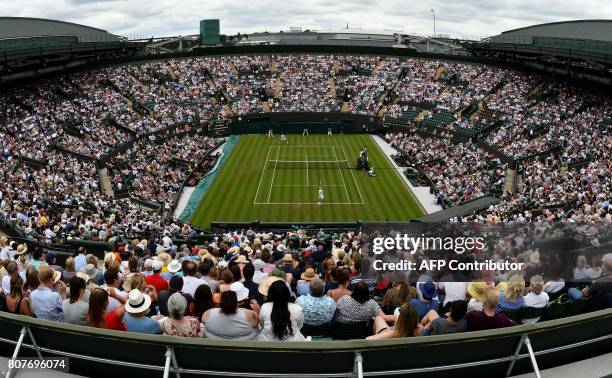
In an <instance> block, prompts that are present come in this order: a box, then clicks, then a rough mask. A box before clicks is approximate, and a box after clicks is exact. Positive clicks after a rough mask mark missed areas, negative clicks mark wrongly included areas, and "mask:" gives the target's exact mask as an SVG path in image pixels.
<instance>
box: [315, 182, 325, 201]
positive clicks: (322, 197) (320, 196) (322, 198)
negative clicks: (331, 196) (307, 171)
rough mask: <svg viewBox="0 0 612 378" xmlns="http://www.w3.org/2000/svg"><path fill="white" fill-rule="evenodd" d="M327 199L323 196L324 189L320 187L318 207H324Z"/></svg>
mask: <svg viewBox="0 0 612 378" xmlns="http://www.w3.org/2000/svg"><path fill="white" fill-rule="evenodd" d="M324 199H325V196H324V195H323V187H322V186H321V185H319V202H317V205H318V206H321V205H323V200H324Z"/></svg>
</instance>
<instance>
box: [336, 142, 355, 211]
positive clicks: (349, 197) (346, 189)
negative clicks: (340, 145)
mask: <svg viewBox="0 0 612 378" xmlns="http://www.w3.org/2000/svg"><path fill="white" fill-rule="evenodd" d="M333 150H334V156H335V157H336V161H337V162H338V173H340V178H342V184H344V191H345V192H346V199H347V200H349V201H350V200H351V196H349V193H348V188H347V187H346V181H344V174H343V173H342V167H340V161H339V160H340V159H338V154H337V153H336V147H334V148H333ZM347 160H348V159H347ZM347 164H348V161H347Z"/></svg>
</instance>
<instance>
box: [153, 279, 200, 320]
mask: <svg viewBox="0 0 612 378" xmlns="http://www.w3.org/2000/svg"><path fill="white" fill-rule="evenodd" d="M200 286H202V285H200ZM204 286H206V285H204ZM198 289H199V287H198ZM182 290H183V278H182V277H181V276H172V278H171V279H170V282H169V283H168V290H163V291H161V292H159V293H158V294H157V306H158V307H159V313H160V314H162V315H164V316H168V299H169V298H170V296H172V294H175V293H181V294H182V295H183V297H185V300H186V301H187V304H188V306H189V305H191V303H192V302H193V298H192V297H191V295H189V294H185V293H182V292H181V291H182ZM196 293H197V290H196Z"/></svg>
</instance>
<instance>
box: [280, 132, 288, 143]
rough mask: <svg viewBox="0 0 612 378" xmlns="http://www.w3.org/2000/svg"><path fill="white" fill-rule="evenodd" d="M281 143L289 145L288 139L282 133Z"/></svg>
mask: <svg viewBox="0 0 612 378" xmlns="http://www.w3.org/2000/svg"><path fill="white" fill-rule="evenodd" d="M280 142H281V143H285V144H289V141H288V140H287V137H286V136H285V134H284V133H281V136H280Z"/></svg>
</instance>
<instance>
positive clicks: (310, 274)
mask: <svg viewBox="0 0 612 378" xmlns="http://www.w3.org/2000/svg"><path fill="white" fill-rule="evenodd" d="M316 276H317V275H316V274H315V271H314V269H313V268H307V269H306V270H305V271H304V273H302V274H301V275H300V278H301V279H303V280H304V281H312V280H313V279H314V278H315V277H316Z"/></svg>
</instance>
